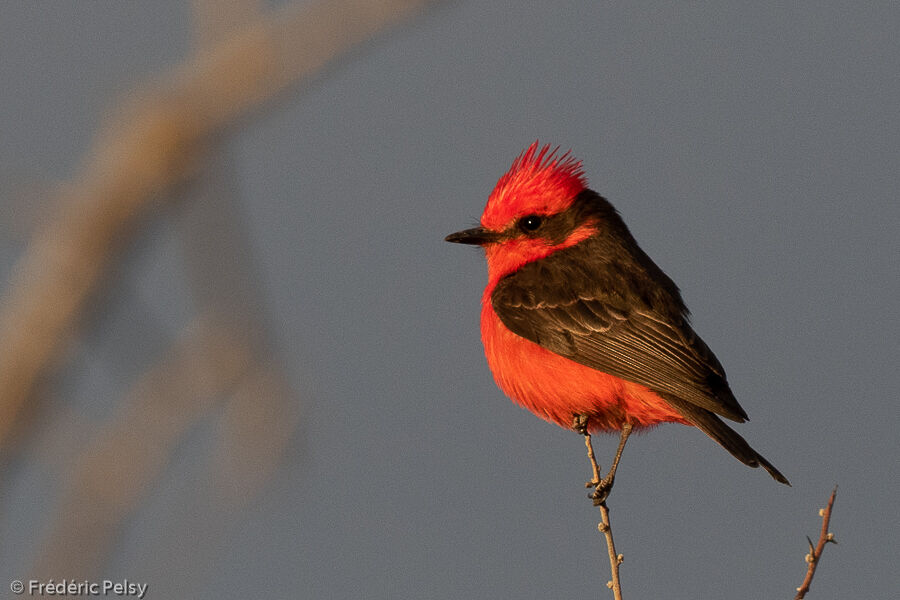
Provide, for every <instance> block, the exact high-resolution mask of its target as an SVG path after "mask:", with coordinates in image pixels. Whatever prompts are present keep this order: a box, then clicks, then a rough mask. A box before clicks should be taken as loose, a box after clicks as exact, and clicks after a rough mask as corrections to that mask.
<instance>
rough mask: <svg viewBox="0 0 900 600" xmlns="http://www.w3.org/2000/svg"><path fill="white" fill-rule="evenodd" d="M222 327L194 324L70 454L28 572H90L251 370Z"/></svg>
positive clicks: (237, 339) (235, 338) (236, 339)
mask: <svg viewBox="0 0 900 600" xmlns="http://www.w3.org/2000/svg"><path fill="white" fill-rule="evenodd" d="M225 331H226V329H225V328H224V327H222V324H221V323H216V322H213V321H211V320H210V321H202V322H198V323H194V324H193V325H192V327H190V328H189V330H188V333H187V336H186V337H185V339H184V340H182V341H181V342H180V343H178V344H176V346H175V347H174V348H173V349H172V350H171V351H170V352H169V353H168V354H167V356H165V357H164V358H163V360H161V361H160V362H159V364H157V365H156V366H154V367H153V368H151V369H150V370H148V371H147V372H146V373H145V374H144V375H143V376H142V377H141V378H140V380H139V381H138V382H137V384H136V385H135V386H134V388H133V390H132V391H131V392H130V393H129V394H128V395H127V397H126V398H125V400H124V402H123V405H122V407H121V409H120V410H119V412H118V413H117V414H115V415H114V416H113V417H112V418H111V419H110V421H109V423H108V424H107V425H106V426H104V427H102V428H101V429H100V431H98V432H96V434H94V435H93V438H92V439H91V441H90V442H89V443H88V444H87V446H86V448H85V449H84V450H83V451H82V452H81V454H80V455H79V456H77V457H76V458H75V459H74V461H73V466H72V468H71V470H70V472H69V474H68V479H67V480H66V481H64V482H63V491H62V498H61V502H60V505H59V508H58V510H57V511H56V512H57V515H56V518H55V519H53V523H52V525H51V532H50V534H49V536H48V538H47V539H46V541H45V543H44V544H42V546H41V547H42V549H43V550H42V553H41V555H40V557H39V558H38V560H37V562H36V564H35V568H34V574H35V575H37V576H40V577H44V578H53V577H57V578H58V577H59V576H60V575H59V574H60V573H72V574H74V575H76V576H77V577H79V578H81V577H90V576H92V575H96V573H97V570H98V569H99V568H100V567H101V565H102V561H103V559H104V558H105V557H106V555H107V552H108V548H109V545H110V543H111V542H112V540H113V539H114V536H115V534H116V533H117V531H118V529H119V527H120V526H121V525H122V523H123V521H124V520H125V519H126V518H127V517H128V516H129V515H130V514H131V513H132V512H133V511H134V509H135V508H136V507H137V506H138V504H139V502H140V501H141V499H142V498H143V497H144V496H145V495H146V493H147V491H148V489H150V488H151V487H152V485H153V483H154V482H155V481H156V480H157V479H158V478H159V476H160V474H161V473H162V472H163V471H164V469H165V467H166V465H167V464H168V461H169V457H170V456H171V454H172V452H173V451H174V449H175V447H176V446H177V445H178V443H179V442H180V441H181V440H182V439H183V437H184V436H185V435H186V433H187V432H188V431H189V429H190V427H191V426H192V425H194V424H195V423H196V422H197V421H199V420H200V419H201V418H202V417H203V416H204V415H205V414H206V413H207V412H208V411H209V410H210V409H211V408H212V407H213V406H214V405H215V403H216V402H217V401H219V400H220V399H221V396H223V395H224V394H227V393H229V392H232V390H233V388H234V386H235V385H236V384H237V383H238V382H239V381H241V380H242V379H243V378H244V377H245V376H246V375H247V373H248V370H250V369H252V368H254V366H253V364H252V356H251V352H250V349H249V348H247V347H246V346H245V345H244V344H243V343H242V342H241V340H242V337H243V336H242V335H241V334H237V332H230V333H225Z"/></svg>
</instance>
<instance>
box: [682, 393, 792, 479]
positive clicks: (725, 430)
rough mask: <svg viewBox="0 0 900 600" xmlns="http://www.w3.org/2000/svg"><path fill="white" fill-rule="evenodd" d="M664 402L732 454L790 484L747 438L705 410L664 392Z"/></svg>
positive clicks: (743, 461)
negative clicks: (752, 446) (751, 445)
mask: <svg viewBox="0 0 900 600" xmlns="http://www.w3.org/2000/svg"><path fill="white" fill-rule="evenodd" d="M664 398H665V400H666V402H668V403H669V404H671V405H672V407H673V408H675V410H677V411H678V412H679V413H681V415H682V416H683V417H684V418H685V419H687V420H688V421H690V422H691V423H692V424H693V425H695V426H696V427H697V428H698V429H700V430H701V431H702V432H703V433H705V434H706V435H708V436H709V437H711V438H712V439H714V440H715V441H717V442H718V443H719V444H720V445H721V446H722V447H723V448H725V449H726V450H728V451H729V452H730V453H731V455H732V456H734V457H735V458H736V459H738V460H739V461H741V462H742V463H744V464H745V465H748V466H751V467H754V468H755V467H758V466H760V465H762V467H763V468H764V469H765V470H766V471H768V472H769V475H771V476H772V478H773V479H774V480H775V481H778V482H779V483H783V484H785V485H791V482H790V481H788V480H787V477H785V476H784V475H782V474H781V472H780V471H779V470H778V469H776V468H775V466H774V465H772V463H770V462H769V461H767V460H766V459H765V458H763V457H762V456H761V455H760V454H759V453H758V452H757V451H756V450H754V449H753V448H751V447H750V444H748V443H747V440H745V439H744V438H742V437H741V436H740V435H738V433H737V432H736V431H734V430H733V429H732V428H731V427H729V426H728V425H726V424H725V423H723V422H722V420H721V419H720V418H719V417H717V416H716V415H714V414H713V413H711V412H710V411H708V410H706V409H705V408H700V407H699V406H695V405H694V404H691V403H689V402H685V401H684V400H681V399H679V398H676V397H674V396H671V395H669V394H666V395H665V396H664Z"/></svg>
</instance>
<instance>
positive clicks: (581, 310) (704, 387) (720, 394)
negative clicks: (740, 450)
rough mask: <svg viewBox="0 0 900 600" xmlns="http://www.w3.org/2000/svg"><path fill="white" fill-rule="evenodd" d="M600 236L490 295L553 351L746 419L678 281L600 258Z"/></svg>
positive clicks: (521, 329) (517, 326) (524, 331)
mask: <svg viewBox="0 0 900 600" xmlns="http://www.w3.org/2000/svg"><path fill="white" fill-rule="evenodd" d="M598 243H602V242H595V241H593V240H591V239H589V240H585V241H584V242H582V243H580V244H577V245H575V246H573V247H571V248H567V249H565V250H561V251H558V252H556V253H554V254H552V255H550V256H548V257H546V258H543V259H541V260H538V261H534V262H531V263H528V264H526V265H525V266H523V267H521V268H520V269H519V270H518V271H516V272H515V273H513V274H511V275H509V276H507V277H505V278H503V279H502V280H501V281H500V282H499V283H498V284H497V286H496V288H495V289H494V292H493V293H492V295H491V303H492V305H493V308H494V311H495V312H496V313H497V316H498V317H500V320H501V321H502V322H503V324H504V325H506V327H508V328H509V329H510V330H511V331H512V332H513V333H516V334H517V335H520V336H522V337H524V338H526V339H528V340H531V341H532V342H534V343H536V344H539V345H540V346H542V347H544V348H546V349H547V350H550V351H552V352H555V353H557V354H560V355H562V356H565V357H566V358H569V359H571V360H573V361H575V362H578V363H581V364H583V365H586V366H588V367H591V368H593V369H597V370H599V371H603V372H605V373H609V374H610V375H614V376H616V377H620V378H622V379H625V380H627V381H631V382H634V383H638V384H640V385H644V386H646V387H648V388H649V389H651V390H653V391H655V392H658V393H660V394H661V395H662V396H663V398H665V397H666V396H674V397H675V398H677V399H679V400H680V401H681V402H684V403H688V404H690V405H693V406H696V407H699V408H702V409H705V410H708V411H710V412H713V413H715V414H717V415H721V416H723V417H725V418H728V419H732V420H734V421H738V422H743V421H745V420H747V414H746V413H745V412H744V410H743V409H742V408H741V406H740V405H739V404H738V402H737V400H736V399H735V397H734V395H733V394H732V393H731V390H730V388H729V387H728V383H727V381H726V379H725V372H724V370H723V369H722V365H721V364H719V361H718V360H717V359H716V357H715V356H714V355H713V353H712V352H711V351H710V349H709V348H708V347H707V346H706V344H705V343H704V342H703V340H701V339H700V338H699V337H698V336H697V334H696V333H694V330H693V329H692V328H691V326H690V325H689V324H688V322H687V319H686V314H685V313H686V309H685V308H684V304H683V303H682V302H681V298H680V296H679V295H678V289H677V288H676V287H675V285H674V284H673V283H672V282H671V280H670V279H668V277H666V276H665V275H664V274H662V271H659V270H658V268H656V271H655V272H648V269H646V268H644V267H643V266H642V265H641V264H640V263H639V262H638V261H637V260H635V261H633V262H631V263H627V262H626V263H624V264H621V263H617V264H613V263H609V262H605V261H603V260H602V258H601V259H598V256H602V253H601V252H602V248H597V247H595V246H592V244H598ZM641 259H643V260H646V261H649V259H647V258H646V256H645V255H644V256H642V257H641ZM653 267H655V265H653ZM660 278H664V279H663V280H662V281H656V279H660ZM675 408H677V407H675Z"/></svg>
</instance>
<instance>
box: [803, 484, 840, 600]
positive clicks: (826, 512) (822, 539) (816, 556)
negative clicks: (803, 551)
mask: <svg viewBox="0 0 900 600" xmlns="http://www.w3.org/2000/svg"><path fill="white" fill-rule="evenodd" d="M836 495H837V486H834V490H832V492H831V497H830V498H829V499H828V506H826V507H825V508H820V509H819V516H820V517H822V531H821V533H819V542H818V543H817V544H816V547H815V548H813V545H812V540H810V539H809V538H806V540H807V541H808V542H809V554H807V555H806V562H807V563H809V566H808V567H807V568H806V577H805V578H804V579H803V584H802V585H801V586H800V587H798V588H797V595H796V596H794V600H802V599H803V598H804V597H806V592H808V591H809V586H810V584H811V583H812V580H813V575H815V574H816V567H818V566H819V560H820V559H821V558H822V553H823V552H824V551H825V544H827V543H829V542H831V543H832V544H837V541H835V539H834V534H833V533H831V532H829V531H828V523H829V522H830V521H831V507H832V506H834V497H835V496H836Z"/></svg>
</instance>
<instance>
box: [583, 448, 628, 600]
mask: <svg viewBox="0 0 900 600" xmlns="http://www.w3.org/2000/svg"><path fill="white" fill-rule="evenodd" d="M584 444H585V446H587V453H588V458H589V459H590V461H591V469H592V470H593V471H594V477H593V479H592V480H591V481H589V482H587V484H585V485H586V486H587V487H590V486H591V485H595V486H596V485H599V484H600V481H601V479H600V465H598V464H597V459H596V456H595V455H594V445H593V444H592V443H591V434H590V433H588V432H587V430H585V432H584ZM598 506H599V507H600V518H601V519H602V522H601V523H598V524H597V530H598V531H600V533H602V534H603V535H604V536H605V537H606V548H607V550H608V552H609V570H610V573H612V579H611V580H610V581H608V582H607V584H606V586H607V587H608V588H610V589H611V590H612V591H613V595H614V596H615V599H616V600H622V584H621V582H620V580H619V565H621V564H622V561H623V560H624V557H623V556H622V555H621V554H617V553H616V544H615V542H614V541H613V534H612V525H610V521H609V507H607V506H606V501H605V500H604V501H603V502H601V503H600V504H599V505H598Z"/></svg>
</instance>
